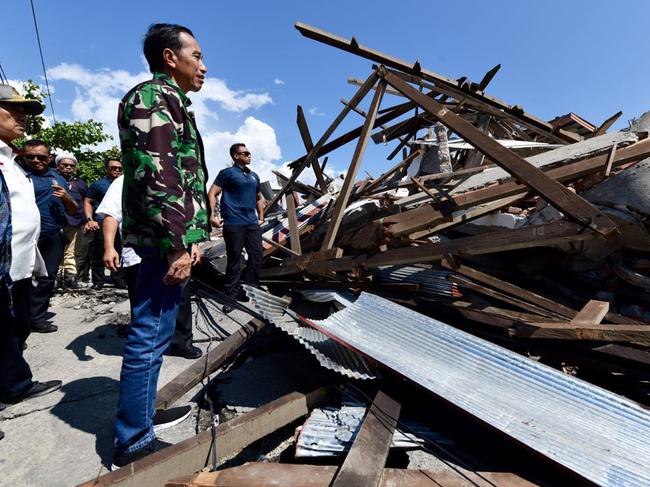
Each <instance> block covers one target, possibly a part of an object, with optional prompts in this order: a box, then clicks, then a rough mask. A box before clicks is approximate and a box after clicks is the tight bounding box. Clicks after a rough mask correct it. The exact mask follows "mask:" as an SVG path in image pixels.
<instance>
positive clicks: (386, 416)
mask: <svg viewBox="0 0 650 487" xmlns="http://www.w3.org/2000/svg"><path fill="white" fill-rule="evenodd" d="M346 387H351V388H352V389H354V390H355V391H356V392H357V393H358V394H360V395H361V396H363V397H364V398H365V399H366V400H367V401H369V402H370V404H373V403H374V400H373V399H372V398H371V397H370V396H368V395H367V394H366V393H365V392H363V391H362V390H361V389H360V388H359V387H357V386H355V385H354V384H351V383H349V384H346ZM374 408H375V410H376V411H377V412H378V413H380V415H382V416H384V418H380V417H379V415H377V419H378V420H379V421H380V422H381V423H382V424H383V425H384V426H387V425H386V424H385V423H384V421H386V419H390V420H391V421H393V422H395V423H396V424H397V425H398V426H399V427H398V428H397V429H398V430H399V431H401V432H402V433H404V431H407V432H408V433H409V434H411V435H413V437H415V438H420V437H419V436H418V435H417V433H416V432H415V431H413V429H411V428H410V427H408V426H407V425H405V424H404V423H403V422H401V421H400V420H399V418H395V417H394V416H392V415H390V414H389V413H387V412H386V411H384V410H383V409H381V408H380V407H377V405H374ZM382 419H383V421H382ZM421 439H422V441H423V442H424V443H425V444H423V445H422V448H423V449H424V450H426V451H428V452H429V453H431V454H432V455H435V456H436V458H438V460H440V461H441V462H443V463H444V464H445V465H447V466H448V467H449V468H451V469H452V470H454V472H456V473H457V474H458V475H460V476H461V477H463V478H465V479H466V480H467V481H468V482H471V483H472V484H474V485H479V484H477V483H476V482H475V481H473V480H472V479H470V478H469V477H468V476H467V475H466V474H465V473H464V472H461V471H460V470H459V469H458V468H457V467H456V466H455V465H453V464H452V463H450V462H448V461H447V460H445V459H444V458H440V457H438V455H436V452H435V451H433V450H432V449H431V448H428V447H427V446H426V444H429V445H431V446H432V447H433V448H436V449H438V451H440V452H442V453H444V454H445V455H447V456H449V457H450V458H452V459H453V460H455V461H456V462H457V463H458V464H459V465H462V466H463V467H464V468H465V469H467V470H469V471H471V472H472V473H474V474H475V475H476V476H478V477H480V478H481V479H483V480H484V481H485V482H487V483H488V484H490V485H493V486H494V487H498V486H497V484H495V483H494V482H492V481H491V480H489V479H488V478H486V477H485V476H484V475H481V474H480V473H479V472H476V471H474V470H472V469H471V468H470V466H469V465H468V464H467V462H465V461H464V460H463V459H461V458H459V457H458V456H456V455H454V454H453V453H451V452H450V451H449V450H447V449H446V448H444V447H443V446H441V445H439V444H438V443H435V442H433V441H431V440H430V439H428V438H426V437H422V438H421Z"/></svg>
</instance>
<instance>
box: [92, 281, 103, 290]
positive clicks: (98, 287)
mask: <svg viewBox="0 0 650 487" xmlns="http://www.w3.org/2000/svg"><path fill="white" fill-rule="evenodd" d="M90 289H104V283H103V282H97V283H94V284H93V285H92V286H90Z"/></svg>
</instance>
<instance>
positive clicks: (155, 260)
mask: <svg viewBox="0 0 650 487" xmlns="http://www.w3.org/2000/svg"><path fill="white" fill-rule="evenodd" d="M144 55H145V57H146V59H147V62H148V63H149V69H150V70H151V72H152V73H153V79H151V80H149V81H145V82H144V83H141V84H139V85H137V86H136V87H134V88H133V89H132V90H131V91H129V92H128V93H127V94H126V95H125V96H124V98H123V99H122V102H121V103H120V107H119V110H118V117H117V122H118V127H119V131H120V143H121V146H122V163H123V165H124V193H123V201H124V208H123V220H122V225H123V226H122V234H123V244H124V245H125V246H130V247H133V248H134V250H135V251H136V253H137V254H138V255H139V256H140V258H141V259H142V260H141V263H140V269H139V271H138V279H137V284H136V288H135V292H134V296H133V316H132V319H131V326H130V329H129V334H128V337H127V340H126V344H125V346H124V355H123V360H122V372H121V376H120V395H119V400H118V412H117V417H116V420H115V436H116V440H115V453H114V456H113V466H114V467H121V466H123V465H126V464H128V463H131V462H133V461H135V460H137V459H138V458H141V457H143V456H145V455H147V454H149V453H151V452H152V451H154V449H155V447H156V436H155V433H154V429H153V414H154V404H155V400H156V387H157V383H158V374H159V372H160V366H161V365H162V354H163V352H164V351H165V350H166V349H167V348H168V346H169V343H170V341H171V338H172V334H173V332H174V325H175V321H176V316H177V314H178V303H179V300H180V296H181V290H182V287H183V283H184V282H185V281H186V280H187V279H188V278H189V276H190V272H191V268H192V265H193V263H195V262H197V261H198V257H199V254H198V245H197V244H198V243H199V242H201V241H204V240H208V239H209V235H210V224H209V220H208V218H209V215H208V205H207V197H206V194H205V181H206V172H207V171H206V168H205V157H204V154H203V144H202V142H201V137H200V135H199V132H198V130H197V127H196V122H195V120H194V116H193V114H192V113H191V112H190V111H189V104H190V100H189V99H188V98H187V92H188V91H198V90H200V89H201V87H202V86H203V82H204V81H205V73H206V72H207V68H206V67H205V65H204V64H203V54H202V52H201V48H200V47H199V44H198V43H197V42H196V39H195V38H194V34H192V31H190V30H189V29H187V28H186V27H182V26H180V25H172V24H155V25H152V26H151V27H150V28H149V31H148V32H147V35H146V36H145V40H144Z"/></svg>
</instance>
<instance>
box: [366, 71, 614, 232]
mask: <svg viewBox="0 0 650 487" xmlns="http://www.w3.org/2000/svg"><path fill="white" fill-rule="evenodd" d="M377 72H378V73H379V75H380V76H381V77H382V78H383V79H384V80H386V82H388V83H389V84H390V85H391V86H393V87H394V88H395V89H397V90H398V91H400V92H401V93H403V94H404V95H406V96H407V97H408V98H409V99H411V100H412V101H414V102H415V103H417V104H418V105H420V106H421V107H422V108H423V109H424V110H426V111H427V112H428V113H430V114H431V115H433V116H434V117H435V118H436V119H437V120H439V121H440V122H442V123H443V124H444V125H445V126H446V127H448V128H449V129H451V130H453V131H454V132H456V133H457V134H459V135H460V136H461V137H463V138H464V139H465V140H466V141H468V142H469V143H470V144H472V145H473V146H474V147H475V148H476V149H478V150H479V151H481V152H482V153H483V154H485V155H486V156H488V157H489V158H490V159H492V160H493V161H494V162H495V163H496V164H498V165H499V166H500V167H502V168H503V169H505V170H506V171H508V172H509V173H510V174H512V175H513V176H514V177H516V178H517V179H519V180H520V181H522V182H523V183H524V184H526V185H527V186H529V187H530V188H532V189H534V190H535V191H536V192H538V193H539V194H540V195H542V196H543V197H544V198H545V199H546V200H547V201H548V202H549V203H550V204H551V205H553V206H554V207H556V208H557V209H558V210H560V211H562V212H563V213H565V214H567V215H570V216H571V217H572V218H574V219H575V220H577V221H579V222H581V223H582V224H584V225H587V226H590V227H591V228H593V229H594V230H596V231H597V232H599V233H601V234H603V235H609V234H611V233H613V232H615V231H616V224H615V223H614V222H613V221H612V220H611V219H610V218H609V217H607V216H606V215H604V214H603V213H601V212H600V210H598V209H597V208H596V207H595V206H593V205H592V204H591V203H589V202H587V201H586V200H584V199H583V198H582V197H580V196H578V195H577V194H575V193H573V192H571V191H569V189H568V188H566V187H565V186H564V185H562V184H560V183H559V182H557V181H555V180H554V179H552V178H549V177H548V176H547V175H545V174H544V172H543V171H541V170H540V169H538V168H537V167H535V166H533V165H532V164H530V163H529V162H527V161H526V160H524V159H523V158H521V157H520V156H518V155H517V154H516V153H515V152H513V151H511V150H509V149H507V148H506V147H503V146H502V145H501V144H499V143H498V142H496V141H495V140H494V139H492V138H491V137H490V136H488V135H487V134H484V133H482V132H481V131H480V130H478V129H477V128H476V127H474V126H473V125H472V124H470V123H469V122H468V121H466V120H464V119H463V118H461V117H460V116H458V115H456V114H455V113H453V112H452V111H451V110H449V109H447V108H446V107H444V106H443V105H441V104H440V103H438V102H437V101H435V100H433V99H431V98H429V97H427V96H425V95H424V94H422V93H421V92H419V91H418V90H416V89H415V88H413V87H412V86H411V85H409V84H408V83H406V82H405V81H404V80H402V79H401V78H400V77H399V76H397V75H396V74H394V73H392V72H390V71H388V70H387V69H386V68H385V67H383V66H380V67H379V68H378V70H377Z"/></svg>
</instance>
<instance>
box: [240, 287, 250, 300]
mask: <svg viewBox="0 0 650 487" xmlns="http://www.w3.org/2000/svg"><path fill="white" fill-rule="evenodd" d="M237 301H239V302H240V303H248V302H249V301H250V298H249V297H248V296H246V291H244V290H243V289H240V290H239V292H238V293H237Z"/></svg>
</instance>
